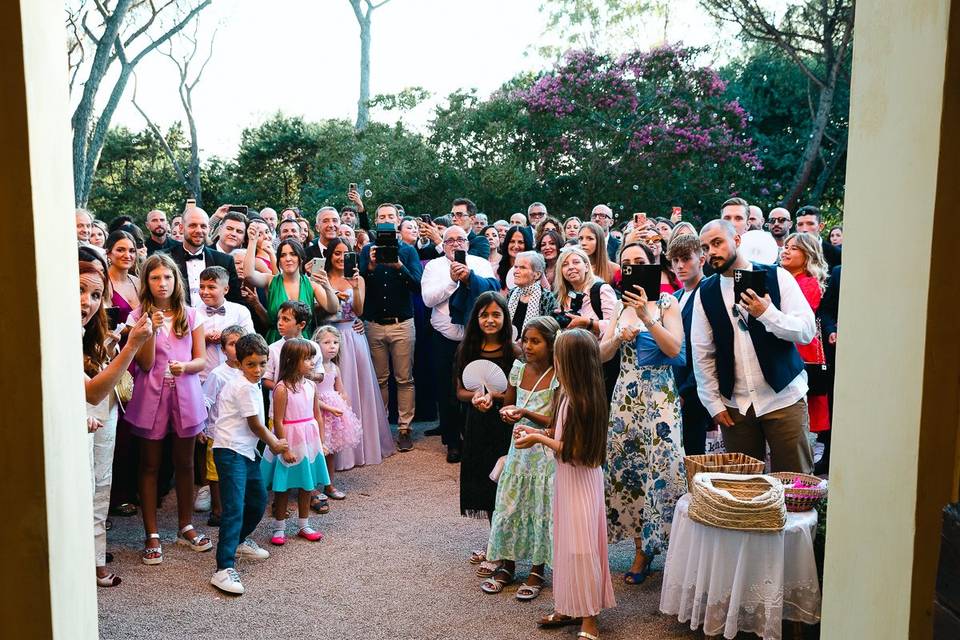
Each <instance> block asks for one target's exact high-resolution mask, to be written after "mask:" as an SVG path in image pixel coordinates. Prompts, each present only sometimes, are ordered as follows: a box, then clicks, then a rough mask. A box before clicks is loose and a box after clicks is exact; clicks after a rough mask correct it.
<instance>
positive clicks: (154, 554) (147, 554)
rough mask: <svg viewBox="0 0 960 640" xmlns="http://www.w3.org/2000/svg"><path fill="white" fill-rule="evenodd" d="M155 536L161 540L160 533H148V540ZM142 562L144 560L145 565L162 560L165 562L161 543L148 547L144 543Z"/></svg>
mask: <svg viewBox="0 0 960 640" xmlns="http://www.w3.org/2000/svg"><path fill="white" fill-rule="evenodd" d="M154 538H155V539H157V540H158V541H159V540H160V534H159V533H148V534H147V541H148V542H149V541H150V540H153V539H154ZM140 562H142V563H143V564H145V565H155V564H160V563H161V562H163V547H162V546H161V545H159V544H158V545H157V546H155V547H148V546H147V545H143V553H141V554H140Z"/></svg>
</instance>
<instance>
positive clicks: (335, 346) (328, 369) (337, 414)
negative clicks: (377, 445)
mask: <svg viewBox="0 0 960 640" xmlns="http://www.w3.org/2000/svg"><path fill="white" fill-rule="evenodd" d="M313 341H314V342H316V343H317V344H318V345H320V355H321V357H322V358H323V381H322V382H320V384H318V385H317V394H318V395H319V396H320V409H321V411H322V412H323V422H324V425H325V435H326V438H325V440H324V442H325V443H326V445H327V472H328V473H329V474H330V484H328V485H327V486H326V487H325V488H324V491H323V492H324V494H326V495H327V496H328V497H330V498H332V499H333V500H343V499H344V498H346V497H347V496H346V494H344V493H343V491H340V490H339V489H337V488H336V487H335V486H334V485H333V471H334V467H335V464H334V454H335V453H337V452H338V451H343V450H344V449H352V448H353V447H356V446H357V445H359V444H360V439H361V437H362V436H363V425H362V424H360V418H358V417H357V414H356V413H354V412H353V409H351V408H350V401H349V400H347V394H345V393H344V391H343V381H342V380H341V378H340V367H339V366H338V362H339V360H340V331H339V330H338V329H337V328H336V327H331V326H329V325H324V326H322V327H320V328H319V329H317V331H316V333H314V334H313Z"/></svg>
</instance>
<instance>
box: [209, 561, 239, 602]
mask: <svg viewBox="0 0 960 640" xmlns="http://www.w3.org/2000/svg"><path fill="white" fill-rule="evenodd" d="M210 584H212V585H213V586H215V587H216V588H217V589H220V591H223V592H225V593H232V594H234V595H238V596H239V595H242V594H243V583H242V582H240V574H239V573H237V570H236V569H234V568H233V567H228V568H226V569H221V570H220V571H217V572H216V573H214V574H213V576H212V577H211V578H210Z"/></svg>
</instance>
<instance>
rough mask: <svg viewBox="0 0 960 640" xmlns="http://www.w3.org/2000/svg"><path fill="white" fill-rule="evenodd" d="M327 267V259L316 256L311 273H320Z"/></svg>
mask: <svg viewBox="0 0 960 640" xmlns="http://www.w3.org/2000/svg"><path fill="white" fill-rule="evenodd" d="M326 268H327V259H326V258H314V260H313V264H312V265H311V266H310V273H314V274H315V273H320V272H321V271H323V270H324V269H326Z"/></svg>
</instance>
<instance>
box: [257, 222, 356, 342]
mask: <svg viewBox="0 0 960 640" xmlns="http://www.w3.org/2000/svg"><path fill="white" fill-rule="evenodd" d="M259 240H260V238H259V236H258V235H257V233H256V232H253V233H251V234H250V238H249V240H248V244H247V253H246V255H244V258H243V274H244V280H246V282H247V283H248V284H250V285H252V286H254V287H263V288H265V289H266V290H267V304H266V307H267V335H266V336H264V337H265V338H266V339H267V342H268V343H273V342H276V341H277V340H279V339H280V333H279V332H278V331H277V313H278V312H279V311H280V305H282V304H283V303H284V302H286V301H287V300H299V301H300V302H303V303H304V304H306V305H307V306H308V307H309V308H310V309H311V311H312V310H314V309H315V308H318V307H319V308H320V309H322V311H323V315H333V314H335V313H337V311H339V309H340V300H339V299H338V298H337V294H336V292H335V291H334V290H333V288H332V287H331V286H330V280H329V278H328V277H327V273H326V272H325V271H323V270H320V271H311V273H310V276H309V277H308V276H307V275H306V274H305V273H304V268H305V264H304V263H305V262H306V256H305V254H304V252H303V245H301V244H300V243H299V242H298V241H296V240H294V239H292V238H287V239H286V240H283V241H282V242H281V243H280V245H279V246H278V247H277V266H278V267H279V269H280V271H279V273H277V275H273V274H271V273H262V272H260V271H257V270H256V269H255V268H254V267H255V263H256V255H257V246H258V242H259ZM313 329H314V327H313V322H309V323H308V324H307V326H306V328H305V329H304V333H305V334H306V335H312V333H313Z"/></svg>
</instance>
